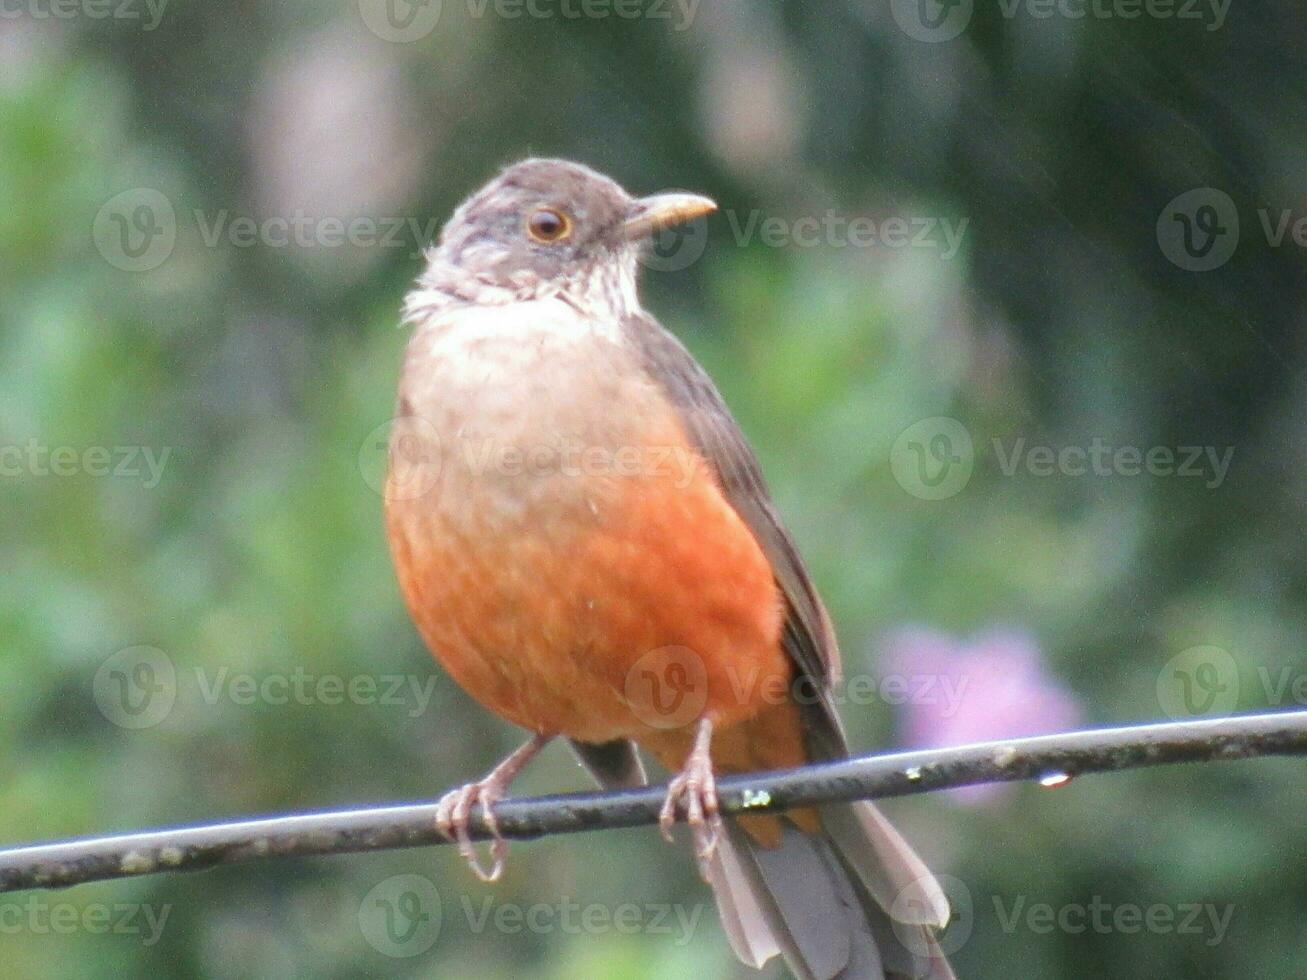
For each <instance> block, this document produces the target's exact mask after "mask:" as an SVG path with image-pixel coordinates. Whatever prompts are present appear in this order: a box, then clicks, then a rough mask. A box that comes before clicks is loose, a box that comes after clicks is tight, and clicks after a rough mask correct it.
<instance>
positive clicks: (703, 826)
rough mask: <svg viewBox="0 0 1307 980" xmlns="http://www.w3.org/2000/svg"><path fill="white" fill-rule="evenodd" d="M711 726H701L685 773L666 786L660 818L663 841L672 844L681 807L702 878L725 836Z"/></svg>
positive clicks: (703, 724) (706, 724)
mask: <svg viewBox="0 0 1307 980" xmlns="http://www.w3.org/2000/svg"><path fill="white" fill-rule="evenodd" d="M711 737H712V725H711V723H709V722H708V721H706V720H705V721H703V722H701V723H700V727H699V732H698V733H697V735H696V737H695V745H694V748H693V750H692V751H691V752H690V755H689V757H688V758H687V759H686V761H685V768H684V769H682V770H681V771H680V772H679V773H677V775H676V776H675V777H674V778H673V779H672V781H671V782H670V783H668V784H667V797H666V799H665V800H664V801H663V808H662V810H661V811H659V814H658V827H659V829H660V830H661V831H662V834H663V837H665V838H666V839H667V840H668V841H669V842H670V841H672V826H673V824H675V823H676V809H677V804H678V803H679V804H680V805H681V806H683V807H684V809H685V822H686V823H687V824H689V825H690V832H691V834H692V835H693V838H694V853H695V856H696V857H697V858H698V863H699V874H700V875H702V876H703V877H704V878H705V879H707V877H708V863H709V862H710V861H711V860H712V856H713V853H714V852H715V851H716V850H717V842H718V840H719V838H720V837H721V834H722V818H721V814H720V813H719V812H718V805H717V778H716V776H714V775H713V769H712V758H711V756H710V755H709V752H708V746H709V742H710V739H711Z"/></svg>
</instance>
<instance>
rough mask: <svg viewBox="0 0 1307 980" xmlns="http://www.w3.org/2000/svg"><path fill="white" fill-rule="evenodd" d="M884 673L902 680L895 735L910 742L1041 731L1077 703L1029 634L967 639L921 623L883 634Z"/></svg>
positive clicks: (978, 796)
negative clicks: (905, 683)
mask: <svg viewBox="0 0 1307 980" xmlns="http://www.w3.org/2000/svg"><path fill="white" fill-rule="evenodd" d="M881 662H882V665H883V666H884V669H885V671H886V673H887V674H891V675H898V676H901V677H904V678H907V679H908V681H909V683H908V686H907V689H908V691H910V692H912V694H911V696H909V697H908V698H907V701H906V703H905V704H904V706H903V710H902V712H901V714H900V715H899V741H900V743H901V744H902V745H904V746H905V747H910V748H942V747H945V746H949V745H962V744H966V743H968V742H986V741H991V740H993V739H1002V738H1020V737H1022V736H1026V735H1043V734H1048V733H1050V732H1057V731H1064V730H1066V729H1069V728H1074V727H1076V726H1077V725H1078V724H1079V723H1080V720H1081V714H1082V712H1081V708H1080V704H1079V702H1077V701H1076V699H1075V697H1074V696H1073V695H1072V694H1071V693H1070V692H1069V691H1068V690H1067V689H1066V688H1065V687H1064V686H1063V685H1062V684H1061V683H1060V682H1059V681H1058V680H1057V679H1056V678H1054V677H1052V676H1051V675H1050V674H1049V673H1048V671H1047V669H1046V667H1045V664H1044V660H1043V657H1042V656H1041V654H1040V652H1039V648H1038V647H1037V646H1036V645H1035V641H1034V639H1033V638H1032V637H1030V636H1029V635H1027V634H1025V633H1021V632H1015V631H1012V632H992V633H988V634H984V635H981V636H978V637H976V638H975V639H974V640H972V641H971V642H965V641H960V640H957V639H955V638H954V637H951V636H949V635H947V634H945V633H939V632H936V631H934V630H928V629H923V628H908V629H903V630H899V631H897V632H895V633H893V634H891V635H890V636H889V637H888V638H887V640H886V642H885V644H884V654H883V656H882V658H881ZM1010 788H1011V787H1010V784H1002V783H993V784H988V785H984V786H970V787H966V788H963V789H959V790H956V791H954V793H953V796H954V798H955V799H958V800H961V801H963V802H967V803H978V802H987V801H992V800H994V799H997V798H999V797H1001V796H1002V795H1003V792H1004V791H1005V790H1007V789H1010Z"/></svg>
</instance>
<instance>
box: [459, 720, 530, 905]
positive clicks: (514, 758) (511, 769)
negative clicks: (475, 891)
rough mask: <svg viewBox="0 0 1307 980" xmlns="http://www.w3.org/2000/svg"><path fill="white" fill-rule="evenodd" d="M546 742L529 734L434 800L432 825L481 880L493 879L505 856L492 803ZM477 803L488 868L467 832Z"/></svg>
mask: <svg viewBox="0 0 1307 980" xmlns="http://www.w3.org/2000/svg"><path fill="white" fill-rule="evenodd" d="M548 742H549V738H548V737H546V736H542V735H537V736H535V737H533V738H532V739H531V740H530V741H529V742H527V743H526V744H525V745H523V746H521V748H519V749H518V750H517V751H516V752H514V753H513V754H512V755H510V756H509V757H508V758H507V759H505V760H504V761H503V762H501V763H500V764H499V765H497V766H495V768H494V769H492V770H491V771H490V773H489V774H488V775H487V776H486V778H485V779H481V780H478V781H477V782H475V783H468V784H467V785H466V786H460V787H459V788H458V789H455V790H451V791H450V792H448V793H446V794H445V795H444V796H442V797H441V798H440V802H439V803H438V804H436V829H437V830H439V831H440V833H441V834H443V835H444V837H445V839H446V840H448V841H450V842H452V843H455V844H457V845H458V853H459V854H461V855H462V856H463V859H464V860H465V861H467V863H468V866H469V867H470V868H471V869H472V873H473V874H474V875H476V876H477V877H478V878H480V879H481V880H482V881H487V882H489V881H497V880H498V879H499V876H500V875H502V874H503V873H504V861H505V859H506V858H507V857H508V841H506V840H505V839H504V838H503V836H502V835H501V834H500V833H499V822H498V821H497V820H496V819H495V811H494V806H495V804H496V803H498V802H499V801H500V800H502V799H503V798H504V794H505V793H507V792H508V787H509V785H510V784H512V782H513V779H514V778H515V777H516V776H517V774H518V773H519V772H521V771H522V767H523V766H525V765H526V764H527V763H528V762H529V761H530V760H531V758H532V757H533V756H535V755H536V753H538V752H539V751H540V750H541V749H542V748H544V747H545V745H546V744H548ZM477 804H480V805H481V817H482V822H484V823H485V826H486V830H487V831H489V832H490V862H491V863H490V867H489V868H486V867H485V866H484V865H483V864H482V863H481V858H480V856H479V855H478V854H477V851H476V846H475V845H474V844H473V843H472V836H471V833H470V832H469V828H470V826H471V823H472V808H473V807H474V806H476V805H477Z"/></svg>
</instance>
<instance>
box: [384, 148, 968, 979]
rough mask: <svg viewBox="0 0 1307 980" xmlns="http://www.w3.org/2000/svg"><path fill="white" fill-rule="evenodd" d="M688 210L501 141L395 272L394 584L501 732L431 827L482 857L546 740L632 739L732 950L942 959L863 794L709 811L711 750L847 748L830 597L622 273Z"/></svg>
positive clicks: (941, 969) (736, 766) (920, 901)
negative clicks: (656, 770) (419, 262)
mask: <svg viewBox="0 0 1307 980" xmlns="http://www.w3.org/2000/svg"><path fill="white" fill-rule="evenodd" d="M715 209H716V204H715V203H714V202H713V201H712V200H711V199H709V198H707V197H705V196H703V195H699V194H692V193H689V192H683V191H667V192H662V193H656V194H653V195H650V196H644V197H638V196H634V195H632V194H630V193H628V192H627V191H626V190H624V189H623V188H622V187H621V186H620V185H619V184H618V183H617V182H615V181H614V180H612V179H610V178H609V177H606V176H604V175H602V174H600V173H598V172H597V171H595V170H593V169H591V168H589V167H587V166H585V165H583V164H580V163H575V162H571V161H567V160H561V159H544V158H528V159H525V160H521V161H519V162H516V163H513V164H512V165H509V166H507V167H506V168H504V169H503V170H502V171H501V172H500V173H499V174H498V175H497V176H495V177H494V178H493V179H491V180H490V181H489V182H488V183H487V184H486V185H485V186H484V187H482V188H481V189H480V190H478V191H476V192H474V193H473V194H472V195H471V196H470V197H468V198H467V199H466V200H465V201H464V202H463V203H462V204H461V205H459V207H458V208H457V209H456V210H455V211H454V212H453V214H452V216H451V217H450V218H449V219H448V221H447V222H446V224H445V225H444V227H443V228H442V230H441V233H440V236H439V238H438V240H437V241H436V243H435V244H433V245H432V246H431V247H430V248H429V249H428V251H427V252H426V254H425V263H424V268H423V271H422V272H421V274H420V275H419V277H418V279H417V282H416V284H415V285H414V287H413V288H412V290H411V291H410V292H409V293H408V295H407V296H406V298H405V302H404V321H405V322H406V323H407V324H409V325H410V326H411V328H412V333H411V336H410V337H409V340H408V345H407V348H406V350H405V353H404V356H403V362H402V365H401V367H400V380H399V391H398V398H397V403H396V409H395V420H394V423H393V426H392V431H391V437H390V442H389V460H390V462H389V466H388V473H387V476H386V484H385V488H384V510H385V526H386V534H387V538H388V542H389V546H390V550H391V554H392V558H393V562H394V566H395V570H396V575H397V578H398V582H399V587H400V592H401V593H402V595H403V599H404V602H405V604H406V606H407V609H408V611H409V614H410V615H411V617H412V619H413V621H414V623H415V625H416V628H417V631H418V633H419V634H420V636H421V638H422V639H423V641H425V644H426V645H427V646H428V647H429V648H430V650H431V652H432V653H433V654H434V656H435V657H436V659H437V660H438V661H439V662H440V664H441V665H442V667H443V668H444V670H445V671H446V672H447V673H448V674H449V675H450V676H451V677H452V678H453V679H454V681H455V682H457V683H458V684H459V685H460V686H461V687H462V688H463V689H464V690H465V691H466V692H467V693H468V694H469V695H471V697H472V698H473V699H475V700H476V701H477V702H479V703H480V704H481V705H482V706H484V707H485V708H487V709H489V710H490V711H491V712H493V713H494V714H496V715H498V716H500V717H501V718H503V719H505V720H507V721H508V722H510V723H512V724H514V725H516V726H518V727H520V728H522V729H524V730H525V731H526V732H527V733H528V738H527V740H526V741H525V742H524V743H523V745H522V746H521V747H520V748H518V749H517V750H516V751H514V752H513V753H512V754H510V755H509V756H508V757H507V758H505V759H504V760H503V761H502V762H501V763H500V764H499V765H497V766H496V767H495V768H494V769H493V770H492V771H491V772H489V773H488V774H487V775H486V776H485V777H484V778H482V779H479V780H476V781H473V782H470V783H468V784H467V785H465V786H463V787H461V788H459V789H456V790H453V791H452V792H450V793H448V794H446V795H445V796H444V797H443V798H442V799H441V800H440V802H439V804H438V807H437V817H436V822H437V826H438V827H439V829H440V831H441V833H442V834H444V836H446V837H447V838H449V839H450V840H451V841H454V842H456V843H457V844H458V845H459V850H460V852H461V853H462V854H463V856H464V857H465V858H466V859H467V860H468V862H469V863H470V865H471V867H472V870H473V871H474V872H475V873H476V874H477V875H478V876H479V877H481V878H483V879H485V880H494V879H496V878H498V877H499V875H500V874H501V872H502V870H503V867H504V861H505V856H506V854H507V849H508V845H507V842H506V841H505V840H504V839H503V838H502V837H500V836H499V833H498V826H497V824H496V823H495V820H494V809H493V808H494V804H495V803H496V802H497V801H499V800H500V799H502V798H503V797H504V796H505V795H506V793H507V791H508V789H509V786H510V784H511V782H512V781H513V779H514V777H516V776H517V775H518V774H519V773H520V772H521V770H522V769H523V767H524V766H525V765H526V764H527V763H528V762H529V761H530V760H531V759H532V758H533V757H535V756H536V755H537V754H538V753H539V752H540V751H541V750H542V749H543V748H544V747H545V746H546V745H548V744H549V743H550V742H551V741H553V740H554V739H566V740H567V741H568V742H569V743H570V745H571V746H572V748H573V750H574V751H575V754H576V755H577V757H578V759H579V761H580V762H581V764H582V765H584V766H585V768H586V769H587V770H588V771H589V772H590V774H591V775H592V776H593V777H594V779H595V780H596V781H597V782H598V783H599V785H600V786H601V787H605V788H612V789H616V788H629V787H635V786H641V785H645V784H647V776H646V771H645V768H644V763H643V759H642V755H641V753H645V754H647V755H648V756H650V757H652V758H653V759H654V760H656V761H657V762H658V763H659V764H660V765H661V766H662V767H663V768H665V769H666V770H667V772H668V773H670V774H671V778H670V781H669V782H668V786H667V792H666V797H665V803H664V805H663V807H662V811H661V814H660V820H659V823H660V826H661V828H662V831H663V834H664V836H667V837H668V839H669V840H670V839H672V828H673V826H674V825H675V824H676V823H677V822H678V818H683V820H684V822H685V823H687V824H688V825H689V828H690V832H691V836H692V840H693V844H694V847H695V853H696V857H697V860H698V863H699V868H700V871H701V873H702V875H703V877H704V878H705V879H706V880H707V882H708V883H709V885H710V886H711V888H712V890H713V893H714V897H715V899H716V903H717V906H718V911H719V916H720V919H721V922H722V925H723V929H724V932H725V933H726V936H727V939H728V941H729V942H730V945H731V947H732V949H733V950H734V952H735V953H736V955H737V956H738V957H739V958H740V959H741V960H742V961H743V962H745V963H746V964H749V965H750V966H754V967H759V968H760V967H762V965H763V964H764V963H766V962H767V961H768V960H769V959H771V958H772V957H773V956H775V955H777V954H780V955H781V956H783V958H784V960H785V962H786V963H787V965H788V967H789V968H790V970H791V972H792V973H793V974H794V975H795V976H796V977H799V978H802V980H808V978H816V980H831V978H836V977H838V978H848V980H852V978H863V977H914V978H932V980H944V978H948V977H952V976H953V973H952V971H951V969H950V967H949V965H948V963H947V958H946V956H945V954H944V953H943V951H942V950H941V947H940V945H939V942H938V939H937V938H936V931H937V930H938V929H941V928H943V927H944V926H945V925H946V923H947V922H948V920H949V915H950V912H949V903H948V899H947V896H946V895H945V893H944V890H943V888H942V887H941V885H940V883H939V882H938V881H937V879H936V878H935V877H934V876H933V875H932V874H931V872H930V871H929V870H928V869H927V868H926V866H925V864H924V863H923V862H922V860H921V859H920V858H919V857H918V856H917V855H916V854H915V853H914V852H913V850H912V848H911V847H910V846H909V845H908V843H907V842H906V841H905V840H904V838H903V837H902V836H901V835H900V834H899V833H898V831H897V830H895V829H894V828H893V827H892V826H891V825H890V823H889V822H888V821H887V820H886V819H885V818H884V817H883V816H882V815H881V814H880V813H879V811H878V810H877V809H876V808H875V807H874V806H873V805H872V804H871V803H869V802H853V803H834V804H825V805H822V806H816V807H808V808H804V809H797V810H791V811H788V812H785V813H779V814H777V813H757V814H742V815H728V816H724V815H723V814H721V813H720V811H719V805H718V800H717V791H716V780H717V778H718V777H719V776H721V775H724V774H736V773H748V772H758V771H766V770H775V769H781V768H790V767H796V766H802V765H804V764H806V763H809V762H815V761H820V760H829V759H838V758H842V757H845V756H847V755H848V745H847V742H846V738H845V735H844V731H843V728H842V726H841V722H840V719H839V717H838V714H837V712H836V709H835V704H834V700H835V699H834V694H833V692H834V689H835V685H836V684H837V682H838V679H839V670H840V665H839V651H838V646H837V642H836V637H835V633H834V630H833V627H832V623H831V619H830V617H829V616H828V614H827V612H826V610H825V608H824V606H823V605H822V602H821V599H820V598H819V597H818V594H817V591H816V588H815V587H814V584H813V581H812V578H811V577H810V575H809V573H808V572H807V570H806V568H805V566H804V563H803V560H802V558H801V557H800V555H799V551H798V549H797V547H796V545H795V541H794V539H793V537H792V536H791V534H790V533H789V532H788V531H787V529H786V527H785V525H784V523H783V522H782V519H781V516H780V514H779V512H778V510H777V507H776V505H775V503H774V502H773V500H772V498H771V496H770V494H769V491H768V489H767V485H766V483H765V481H764V478H763V474H762V470H761V467H760V465H759V462H758V459H757V457H756V455H755V454H754V452H753V450H752V449H751V448H750V445H749V443H748V441H747V440H746V438H745V436H744V434H743V432H742V430H741V428H740V426H739V424H738V423H737V422H736V420H735V419H734V417H733V416H732V414H731V412H730V410H729V409H728V407H727V405H726V403H725V401H724V400H723V398H722V395H721V394H720V393H719V391H718V389H717V387H716V386H715V385H714V383H713V382H712V380H711V379H710V377H709V376H708V374H707V373H706V371H705V370H704V369H703V368H702V367H701V366H700V365H699V363H698V362H697V361H696V360H695V359H694V357H693V356H692V355H691V354H690V352H689V351H688V350H687V348H686V347H685V346H684V345H683V344H682V343H681V342H680V340H678V339H677V338H676V337H675V336H674V335H673V334H672V333H671V332H669V331H668V330H666V329H665V328H664V327H663V326H662V325H661V324H660V323H659V322H658V321H657V320H656V319H655V318H654V317H653V316H652V315H650V314H649V313H648V312H646V311H645V309H644V308H643V307H642V305H641V302H640V298H639V294H638V290H637V279H638V273H639V271H640V269H641V266H642V256H644V255H646V254H647V252H646V250H647V249H648V248H649V247H650V242H651V241H652V239H653V238H654V236H656V235H657V234H659V233H660V232H662V231H663V230H664V229H670V228H673V227H675V226H680V225H683V224H685V223H687V222H691V221H694V220H696V219H705V220H706V216H707V215H708V214H710V213H711V212H712V211H714V210H715ZM478 807H479V808H480V810H481V813H482V814H483V821H484V823H485V825H486V827H487V829H488V830H489V831H490V832H491V834H492V837H493V839H492V841H491V844H490V858H491V861H490V864H489V866H486V865H485V864H483V862H482V860H481V859H480V858H479V856H478V854H477V852H476V851H475V849H474V847H473V844H472V842H471V839H470V835H469V824H470V820H471V817H472V814H473V812H474V810H475V809H476V808H478Z"/></svg>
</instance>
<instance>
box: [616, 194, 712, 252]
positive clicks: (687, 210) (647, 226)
mask: <svg viewBox="0 0 1307 980" xmlns="http://www.w3.org/2000/svg"><path fill="white" fill-rule="evenodd" d="M716 210H717V202H716V201H713V200H712V199H711V198H707V197H704V196H703V195H702V194H687V193H685V192H683V191H668V192H666V193H664V194H651V195H650V196H649V197H642V198H639V199H638V200H637V201H636V202H635V203H634V204H632V206H631V213H630V215H629V216H628V217H627V219H626V223H625V225H624V226H623V229H624V231H625V233H626V238H627V240H628V241H635V240H637V239H640V238H649V237H650V236H652V235H654V234H657V233H658V232H660V231H662V230H663V229H664V228H670V227H671V226H672V225H679V224H684V223H685V222H687V221H693V220H694V219H695V218H699V217H702V216H703V215H705V214H709V213H711V212H713V211H716Z"/></svg>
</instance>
